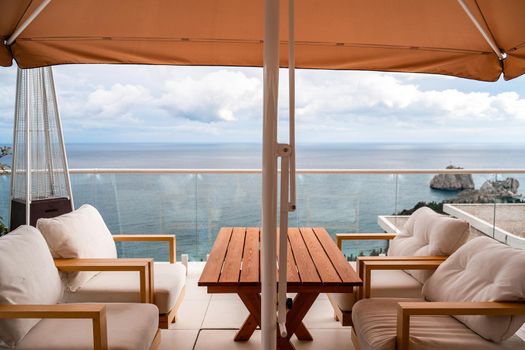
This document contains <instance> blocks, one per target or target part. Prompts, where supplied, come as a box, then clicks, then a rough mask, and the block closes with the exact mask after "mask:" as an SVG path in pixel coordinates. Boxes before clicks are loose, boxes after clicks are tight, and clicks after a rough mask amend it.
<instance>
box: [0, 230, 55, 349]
mask: <svg viewBox="0 0 525 350" xmlns="http://www.w3.org/2000/svg"><path fill="white" fill-rule="evenodd" d="M62 292H63V288H62V282H61V280H60V275H59V274H58V270H57V268H56V267H55V264H54V263H53V258H52V257H51V253H49V248H48V247H47V244H46V241H45V240H44V238H43V237H42V235H41V234H40V232H38V231H37V230H36V229H35V228H34V227H31V226H20V227H19V228H17V229H16V230H14V231H12V232H11V233H9V234H7V235H5V236H3V237H1V238H0V304H11V305H13V304H56V303H58V302H59V301H60V299H61V298H62ZM38 321H39V320H38V319H1V318H0V346H7V347H14V346H15V345H16V343H17V342H18V341H19V340H20V339H22V338H23V337H24V336H25V335H26V334H27V332H29V331H30V330H31V328H33V326H34V325H35V324H37V323H38Z"/></svg>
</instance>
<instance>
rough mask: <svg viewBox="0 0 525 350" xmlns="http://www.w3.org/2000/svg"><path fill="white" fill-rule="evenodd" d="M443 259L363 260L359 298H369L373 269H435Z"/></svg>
mask: <svg viewBox="0 0 525 350" xmlns="http://www.w3.org/2000/svg"><path fill="white" fill-rule="evenodd" d="M442 262H443V260H441V259H439V260H403V261H378V260H376V261H366V260H365V261H363V262H362V269H360V271H359V273H360V277H361V279H362V280H363V286H362V287H361V288H360V289H359V298H363V297H364V298H370V289H371V284H372V271H373V270H435V269H437V268H438V267H439V265H440V264H441V263H442Z"/></svg>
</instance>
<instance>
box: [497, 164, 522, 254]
mask: <svg viewBox="0 0 525 350" xmlns="http://www.w3.org/2000/svg"><path fill="white" fill-rule="evenodd" d="M523 184H525V174H507V173H505V174H497V175H496V181H495V182H494V183H492V187H491V188H490V190H491V192H492V193H494V197H495V203H494V238H495V239H497V240H498V241H500V242H503V243H506V244H508V245H510V246H513V247H517V248H522V249H525V201H524V198H523V194H522V191H523V189H522V187H521V186H523Z"/></svg>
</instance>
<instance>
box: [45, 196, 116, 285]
mask: <svg viewBox="0 0 525 350" xmlns="http://www.w3.org/2000/svg"><path fill="white" fill-rule="evenodd" d="M36 227H37V228H38V229H39V230H40V231H41V232H42V235H43V236H44V238H45V239H46V241H47V244H48V245H49V249H50V250H51V254H52V255H53V257H55V258H108V259H112V258H116V257H117V248H116V246H115V242H114V241H113V237H112V236H111V232H109V230H108V228H107V226H106V224H105V223H104V220H103V219H102V216H100V213H99V212H98V211H97V209H95V208H94V207H92V206H91V205H87V204H84V205H83V206H81V207H80V208H79V209H77V210H75V211H73V212H71V213H68V214H64V215H60V216H57V217H55V218H51V219H38V221H37V224H36ZM97 273H98V272H75V273H69V274H68V278H67V280H68V287H69V289H70V290H72V291H76V290H77V289H78V288H80V287H81V286H82V285H83V284H84V283H86V282H87V281H88V280H89V279H91V278H92V277H93V276H95V275H96V274H97Z"/></svg>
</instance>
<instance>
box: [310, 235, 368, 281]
mask: <svg viewBox="0 0 525 350" xmlns="http://www.w3.org/2000/svg"><path fill="white" fill-rule="evenodd" d="M313 231H314V233H315V235H316V236H317V239H318V240H319V242H320V243H321V245H322V246H323V248H324V250H325V252H326V254H327V255H328V256H330V261H331V263H332V264H333V266H334V268H335V269H336V271H337V273H338V274H339V277H340V278H341V280H342V282H343V283H352V282H360V281H361V279H360V278H359V275H358V274H357V272H355V271H354V269H353V268H352V267H351V266H350V264H349V263H348V261H347V260H346V258H345V257H344V255H343V254H342V252H341V251H340V250H339V249H338V248H337V246H336V245H335V243H334V241H333V239H332V238H331V237H330V235H329V234H328V232H326V230H325V229H324V228H322V227H315V228H314V229H313Z"/></svg>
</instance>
